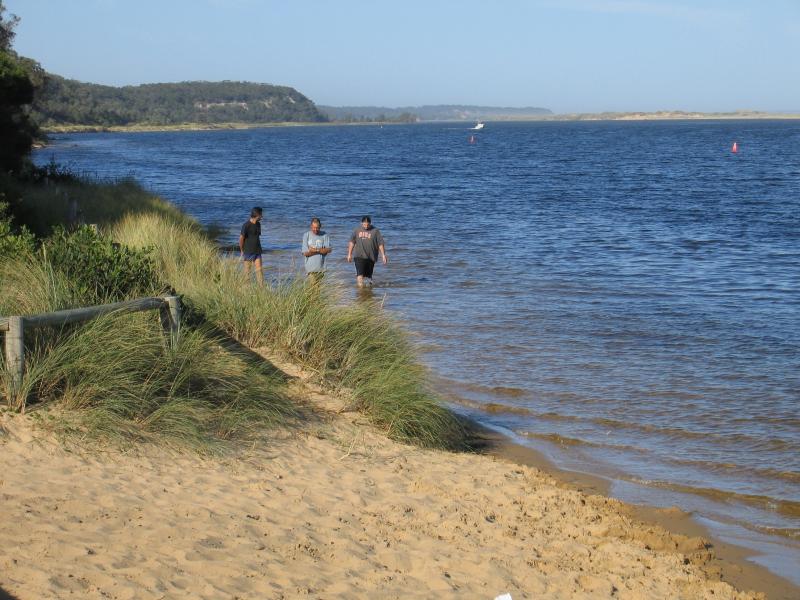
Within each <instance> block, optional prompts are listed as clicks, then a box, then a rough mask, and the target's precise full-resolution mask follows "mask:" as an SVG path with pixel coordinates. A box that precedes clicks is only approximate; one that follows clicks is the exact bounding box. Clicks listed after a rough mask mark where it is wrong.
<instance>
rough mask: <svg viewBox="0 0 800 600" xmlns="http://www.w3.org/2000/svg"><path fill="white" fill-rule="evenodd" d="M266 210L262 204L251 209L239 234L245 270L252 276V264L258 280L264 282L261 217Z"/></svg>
mask: <svg viewBox="0 0 800 600" xmlns="http://www.w3.org/2000/svg"><path fill="white" fill-rule="evenodd" d="M263 215H264V211H263V210H262V209H261V207H260V206H255V207H253V210H251V211H250V219H249V220H248V221H246V222H245V224H244V225H242V231H241V233H240V234H239V251H240V252H241V255H242V260H243V261H244V272H245V275H247V276H248V277H249V276H250V266H251V265H252V267H253V268H254V270H255V272H256V281H258V283H263V282H264V271H263V270H262V267H261V218H262V217H263Z"/></svg>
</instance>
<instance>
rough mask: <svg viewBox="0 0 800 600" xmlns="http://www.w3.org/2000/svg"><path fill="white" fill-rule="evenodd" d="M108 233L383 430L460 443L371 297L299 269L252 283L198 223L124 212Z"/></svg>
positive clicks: (398, 333)
mask: <svg viewBox="0 0 800 600" xmlns="http://www.w3.org/2000/svg"><path fill="white" fill-rule="evenodd" d="M112 236H113V237H115V239H117V240H118V241H120V242H121V243H123V244H126V245H129V246H132V247H140V248H144V247H152V248H153V249H154V250H153V251H154V256H155V258H156V260H157V261H158V263H159V266H160V270H161V272H162V274H163V276H164V277H165V278H166V279H167V280H168V281H169V282H170V283H171V284H172V285H173V286H174V287H175V288H176V289H177V290H178V292H179V293H181V294H183V295H184V297H186V298H187V299H188V300H189V301H190V302H191V304H192V305H193V306H194V307H195V308H196V310H197V311H199V312H200V313H201V314H202V315H203V317H204V318H205V319H207V320H208V321H210V322H211V323H214V324H215V325H216V326H218V327H219V328H221V329H222V330H224V331H225V332H227V333H228V334H230V335H231V336H233V337H235V338H236V339H238V340H239V341H240V342H242V343H244V344H247V345H249V346H252V347H259V346H269V347H270V348H272V349H273V350H275V351H277V352H279V353H282V354H284V355H285V356H287V357H289V358H291V359H293V360H295V361H297V362H299V363H301V364H303V365H304V366H306V367H307V368H310V369H313V370H315V371H316V372H317V373H319V375H320V377H321V378H322V379H324V380H325V381H328V382H331V383H333V384H335V385H338V386H342V387H345V388H347V389H349V390H350V391H351V392H352V398H353V405H354V407H355V408H357V409H359V410H361V411H363V412H364V413H365V414H366V415H367V416H368V417H369V418H370V419H371V420H372V421H373V422H374V423H376V424H377V425H378V426H380V427H383V428H384V429H385V431H386V432H387V433H388V434H389V435H390V436H391V437H393V438H395V439H399V440H403V441H408V442H413V443H417V444H420V445H423V446H428V447H442V448H457V447H460V446H461V445H463V440H464V437H465V436H464V431H463V428H462V426H461V425H460V423H459V421H458V419H457V418H456V417H455V416H454V415H453V413H452V412H450V411H448V410H447V409H445V408H444V407H443V406H442V405H441V404H440V402H439V401H438V399H437V398H436V397H435V396H434V395H433V394H432V393H431V391H430V389H429V388H428V386H427V384H426V377H425V371H424V369H423V367H422V366H421V365H420V364H419V363H418V361H417V358H416V352H415V351H414V348H413V347H412V346H411V344H410V343H409V341H408V338H407V336H406V334H405V332H404V331H403V330H402V329H401V328H400V327H399V326H398V325H397V324H396V323H395V322H394V321H393V320H392V319H391V318H390V317H388V316H387V315H386V314H385V313H383V311H382V310H380V309H379V308H378V307H377V306H376V305H375V304H372V303H362V304H357V305H345V304H343V303H342V302H340V301H339V298H338V296H337V292H336V290H334V289H332V288H331V287H329V286H317V285H308V284H307V283H306V282H305V281H302V280H297V279H284V280H281V281H278V282H277V283H274V284H272V285H266V286H256V285H252V284H250V283H249V281H247V280H246V279H245V277H244V276H243V275H242V273H241V272H240V270H239V268H238V265H237V264H235V263H234V262H233V261H230V260H226V259H224V258H222V257H221V256H220V254H219V251H218V250H217V249H216V247H215V246H214V245H213V244H212V243H211V242H210V241H209V240H207V239H205V238H204V237H202V236H201V235H198V233H197V231H196V228H194V227H192V226H190V225H187V224H185V223H183V222H171V221H170V220H168V219H164V218H163V217H161V216H159V215H141V216H139V215H130V216H128V217H126V218H124V219H122V220H121V221H120V222H119V223H118V224H117V225H116V227H115V228H114V229H113V231H112Z"/></svg>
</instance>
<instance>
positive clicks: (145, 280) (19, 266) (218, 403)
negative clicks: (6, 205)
mask: <svg viewBox="0 0 800 600" xmlns="http://www.w3.org/2000/svg"><path fill="white" fill-rule="evenodd" d="M0 189H3V190H5V192H4V193H5V195H6V198H7V200H10V201H11V202H10V204H11V206H12V208H14V209H15V214H17V215H24V222H25V223H27V224H29V225H30V226H31V227H33V228H34V229H36V231H37V233H38V234H39V235H40V236H48V235H49V237H48V238H47V241H45V242H43V243H41V245H40V248H39V249H38V250H34V251H33V252H32V253H27V254H22V255H20V254H12V255H11V256H8V255H7V256H6V257H5V258H0V279H1V280H2V283H1V284H0V287H1V288H2V289H0V296H2V298H3V301H2V302H1V303H0V314H10V313H11V312H14V313H15V314H16V313H19V312H24V313H28V314H29V313H35V312H42V311H47V310H55V309H60V308H66V307H70V306H78V305H84V304H91V303H94V302H97V301H99V300H106V301H108V300H115V299H119V298H123V297H133V296H138V295H144V294H148V293H151V294H154V293H158V292H159V291H162V290H164V289H166V288H167V287H169V288H174V289H175V290H177V291H178V293H180V294H181V295H182V297H183V299H184V303H185V305H186V307H187V309H188V311H187V312H188V317H187V318H188V325H187V327H186V328H185V330H186V332H187V333H186V335H185V336H184V337H183V338H182V340H181V344H180V345H179V346H178V347H177V348H171V347H170V346H169V344H167V343H166V342H165V341H164V340H163V339H162V337H161V336H160V335H159V324H158V321H157V316H156V315H150V316H148V315H147V314H142V315H134V316H127V317H121V316H117V317H108V318H106V319H101V320H99V321H97V322H92V323H91V324H87V325H85V326H82V327H76V328H70V329H69V330H68V331H52V332H50V333H49V334H47V335H43V336H42V337H41V339H40V338H39V337H37V339H36V340H35V343H34V345H33V348H32V349H31V351H30V352H29V353H28V355H27V356H26V360H27V361H28V362H27V368H28V371H27V373H28V374H27V375H26V380H25V384H24V386H23V387H24V394H23V395H24V398H10V397H7V401H8V402H10V403H12V404H14V405H15V406H21V405H22V402H23V400H26V401H27V402H28V405H29V406H33V405H35V404H36V403H54V405H56V406H59V407H60V408H63V409H69V410H68V411H67V413H68V414H72V415H81V418H80V420H79V425H75V427H76V428H77V429H78V430H79V431H82V432H87V433H98V434H102V435H103V436H105V437H109V436H111V437H124V438H130V437H134V438H137V439H138V438H149V437H159V436H160V437H162V438H163V439H165V440H172V439H174V440H177V441H180V442H181V443H189V444H191V445H194V446H199V447H203V446H208V445H209V444H211V443H212V442H213V440H217V439H219V438H220V437H222V438H225V437H226V436H227V437H240V435H242V434H246V435H248V436H250V435H253V434H254V433H255V432H256V431H258V430H259V428H260V427H262V426H263V425H266V424H272V423H277V422H280V421H281V419H284V418H285V417H286V416H288V415H291V414H292V410H291V407H290V406H289V405H288V404H287V402H286V401H285V393H284V391H283V388H282V386H283V384H282V383H281V382H280V381H278V380H276V379H275V378H274V377H272V378H270V376H269V374H268V372H267V371H265V370H264V367H263V365H264V364H267V363H262V364H261V366H259V363H258V362H256V363H253V362H252V361H244V360H243V359H241V358H240V357H236V356H232V355H230V354H228V353H226V351H224V350H223V349H222V348H223V346H224V344H222V343H221V340H219V339H217V336H219V335H228V336H230V337H232V338H235V339H236V340H238V341H239V342H241V343H242V344H244V345H246V346H250V347H254V348H256V347H265V348H268V349H269V351H270V352H275V353H278V354H280V355H283V356H284V357H286V358H289V359H291V360H293V361H296V362H298V363H300V364H302V365H303V366H305V367H306V368H308V369H311V370H313V371H314V372H316V373H317V374H318V376H319V379H320V381H321V382H323V383H325V384H327V385H329V386H330V387H331V388H334V389H340V390H341V391H342V393H344V394H346V396H347V397H348V398H350V400H351V404H352V407H353V408H354V409H357V410H360V411H362V412H363V413H364V414H365V415H366V416H367V417H368V418H369V419H370V420H371V421H372V422H373V423H375V424H376V425H377V426H378V427H381V428H382V429H383V430H385V431H386V433H387V434H388V435H389V436H391V437H393V438H395V439H399V440H403V441H408V442H411V443H416V444H420V445H423V446H428V447H441V448H457V447H460V446H462V445H463V440H464V432H463V429H462V427H461V424H460V423H459V421H458V419H457V418H456V417H455V416H454V415H453V414H452V413H451V412H450V411H448V410H447V409H445V408H444V407H442V406H441V404H440V403H439V401H438V400H437V399H436V397H435V396H434V395H433V394H432V393H431V391H430V390H429V388H428V386H427V384H426V373H425V370H424V368H423V367H422V366H421V365H420V364H419V363H418V361H417V359H416V354H415V351H414V348H413V347H412V345H411V344H410V343H409V341H408V339H407V336H406V334H405V333H404V332H403V330H402V329H401V328H400V327H399V326H398V325H397V324H396V323H395V322H394V321H393V320H392V319H391V318H390V317H389V316H387V315H386V314H385V313H383V311H382V310H381V309H380V308H379V307H378V306H377V305H375V304H371V303H366V304H354V305H347V304H345V303H342V302H341V301H340V297H339V295H338V293H337V291H336V289H334V288H332V287H327V286H321V287H318V286H313V285H307V284H306V282H305V281H304V280H296V279H285V280H281V281H278V282H274V283H273V284H271V285H266V286H263V287H259V286H256V285H253V284H251V283H250V282H248V281H247V280H246V279H245V278H244V276H243V274H242V273H241V269H240V268H239V265H238V263H237V262H236V261H231V260H229V259H226V258H225V257H223V256H222V255H221V254H220V252H219V250H218V248H217V247H216V245H215V244H214V243H213V242H212V241H211V240H210V239H209V237H208V236H207V235H206V234H205V232H204V231H203V230H202V229H201V228H200V227H199V225H197V223H196V222H194V221H193V220H192V219H190V218H189V217H187V216H186V215H184V214H183V213H181V212H180V211H178V210H177V209H176V208H175V207H174V206H173V205H171V204H169V203H167V202H165V201H163V200H161V199H159V198H157V197H154V196H152V195H151V194H148V193H147V192H146V191H144V190H142V189H141V188H140V187H139V186H138V185H137V184H136V183H135V182H134V181H131V180H122V181H118V182H114V183H106V184H100V183H94V182H89V181H81V180H77V179H70V178H64V179H63V180H62V181H60V182H58V183H57V184H56V183H52V182H49V180H45V181H41V182H33V181H29V182H20V181H19V180H8V179H6V180H0ZM67 198H72V199H76V200H77V201H78V204H79V206H80V207H81V211H82V212H83V215H84V218H85V219H86V220H87V221H89V222H94V223H98V224H100V226H101V227H100V229H101V232H102V235H99V236H96V237H93V235H92V234H91V233H90V230H88V229H85V228H84V229H79V230H78V231H77V232H76V233H72V234H67V233H66V232H65V231H63V230H61V229H59V228H58V225H59V224H60V223H63V222H64V219H65V217H66V214H67V212H68V206H67V205H68V201H67ZM111 240H113V241H114V242H115V243H116V244H117V245H111ZM42 247H43V248H44V252H43V251H42ZM56 248H58V250H57V254H58V255H60V256H62V257H64V256H70V257H72V258H70V259H69V260H67V259H65V258H60V259H58V260H53V259H52V258H51V257H52V256H53V253H54V252H56ZM48 249H49V251H48ZM113 252H117V253H120V256H116V257H115V256H110V255H109V253H113ZM82 253H88V254H89V255H90V256H88V257H87V256H79V255H81V254H82ZM100 257H107V258H108V260H109V261H110V262H111V263H112V264H113V265H117V267H116V269H114V268H111V269H110V271H111V272H112V276H111V277H110V281H109V282H108V283H107V284H106V285H103V286H100V287H99V288H98V286H97V285H87V281H94V280H95V279H96V278H94V279H93V278H91V276H90V275H89V274H90V273H91V272H92V268H91V267H89V265H92V264H93V261H95V260H97V258H100ZM115 271H118V272H119V273H118V275H119V276H118V277H117V276H114V275H113V272H115ZM13 274H17V275H13ZM117 283H119V284H120V285H116V284H117ZM98 289H99V290H100V291H98ZM212 331H213V332H216V333H212ZM98 349H100V350H101V351H100V352H98V351H97V350H98ZM134 355H136V356H137V358H135V359H134V358H132V357H134ZM103 373H106V374H107V375H108V378H107V379H103ZM204 375H207V378H206V379H203V378H202V377H201V376H204ZM4 377H7V374H5V375H0V387H1V388H3V389H8V386H7V380H4V379H3V378H4ZM252 382H256V383H255V384H254V385H251V383H252ZM137 386H140V387H137ZM112 388H113V389H112ZM257 390H261V392H258V391H257ZM7 395H8V394H7ZM137 399H138V400H137ZM165 407H168V408H165ZM163 411H167V412H166V413H164V412H163ZM223 417H227V418H228V419H229V421H228V420H225V419H223Z"/></svg>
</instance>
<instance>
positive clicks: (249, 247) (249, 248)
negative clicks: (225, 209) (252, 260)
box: [242, 220, 261, 254]
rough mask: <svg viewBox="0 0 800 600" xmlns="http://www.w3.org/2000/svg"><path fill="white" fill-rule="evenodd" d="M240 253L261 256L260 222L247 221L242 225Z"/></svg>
mask: <svg viewBox="0 0 800 600" xmlns="http://www.w3.org/2000/svg"><path fill="white" fill-rule="evenodd" d="M242 236H243V237H244V244H242V252H243V253H245V254H261V237H260V236H261V222H260V221H259V222H258V223H253V222H252V221H249V220H248V221H247V222H246V223H245V224H244V225H242Z"/></svg>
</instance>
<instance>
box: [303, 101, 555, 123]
mask: <svg viewBox="0 0 800 600" xmlns="http://www.w3.org/2000/svg"><path fill="white" fill-rule="evenodd" d="M318 108H319V110H320V111H322V112H323V113H325V115H327V116H328V118H330V119H332V120H336V121H390V120H396V119H398V118H400V117H404V116H406V115H413V116H414V117H416V118H417V119H418V120H421V121H476V120H479V119H531V118H541V117H546V116H549V115H552V114H553V113H552V111H551V110H549V109H547V108H538V107H533V106H528V107H521V108H515V107H502V106H473V105H468V104H441V105H424V106H402V107H399V108H388V107H385V106H319V107H318Z"/></svg>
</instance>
